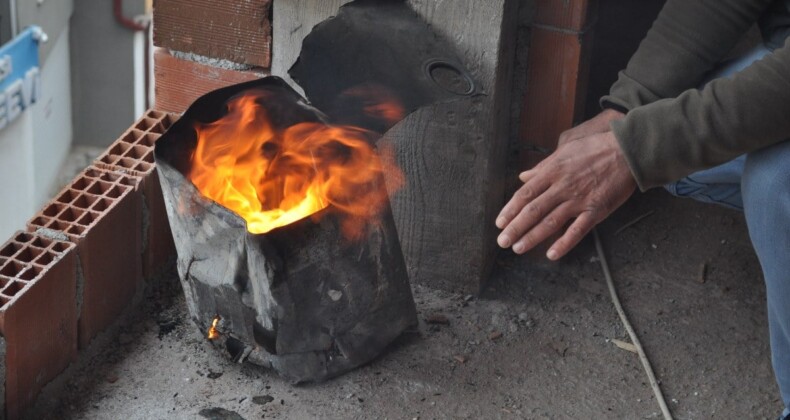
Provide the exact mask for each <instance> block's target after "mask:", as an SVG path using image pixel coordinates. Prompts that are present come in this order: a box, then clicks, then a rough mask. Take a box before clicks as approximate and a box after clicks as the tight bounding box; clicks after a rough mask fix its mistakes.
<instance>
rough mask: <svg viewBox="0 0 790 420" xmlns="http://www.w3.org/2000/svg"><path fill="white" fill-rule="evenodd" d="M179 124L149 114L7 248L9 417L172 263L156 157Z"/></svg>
mask: <svg viewBox="0 0 790 420" xmlns="http://www.w3.org/2000/svg"><path fill="white" fill-rule="evenodd" d="M177 118H178V116H177V115H175V114H168V113H165V112H159V111H153V110H152V111H148V112H147V113H146V114H145V115H144V116H143V117H142V118H141V119H140V120H138V121H137V122H135V124H134V125H133V126H132V127H130V128H129V129H128V130H127V131H126V132H125V133H123V135H121V137H120V138H119V139H118V140H116V141H115V142H114V143H113V144H112V145H111V146H110V147H109V148H108V149H107V150H106V151H105V153H104V154H102V155H101V156H100V157H99V158H98V159H97V160H96V161H95V162H94V163H93V164H92V165H91V166H89V167H88V168H86V169H85V170H84V171H82V172H81V173H80V174H79V175H77V176H76V177H75V178H74V179H73V180H72V181H71V182H70V183H69V184H68V185H67V186H66V187H65V188H63V190H62V191H61V192H60V193H58V194H57V195H56V196H55V198H53V199H52V200H51V201H50V202H48V203H47V204H45V205H44V207H43V208H42V209H41V211H39V212H38V214H36V215H35V216H34V217H33V218H31V219H30V221H29V222H28V224H27V228H26V230H27V231H26V232H17V233H16V234H15V235H13V237H12V238H11V239H9V240H8V241H7V242H6V243H5V244H3V245H2V246H0V333H2V340H0V342H2V346H0V349H3V350H4V352H5V357H4V363H2V364H0V371H2V372H4V374H5V381H4V383H5V390H4V391H5V399H4V402H5V415H6V417H7V418H9V419H14V418H18V417H19V416H20V415H21V414H22V413H23V412H24V410H25V409H26V408H28V407H30V406H31V404H32V403H33V402H34V401H35V399H36V397H37V395H38V393H39V392H40V391H41V389H42V388H43V387H44V386H45V385H46V384H47V383H49V382H50V381H52V379H54V378H55V377H56V376H57V375H58V374H60V373H61V372H63V370H65V369H66V367H68V365H69V364H70V363H71V362H72V361H74V360H75V359H76V358H77V356H78V354H79V352H80V351H82V350H84V349H86V348H87V347H88V345H89V344H90V342H91V340H92V339H93V338H95V337H96V336H97V334H99V333H101V332H102V331H104V330H105V329H106V328H107V327H109V326H110V325H111V324H113V322H114V321H116V319H117V318H118V316H119V315H120V314H121V313H122V312H123V310H124V309H126V308H127V307H129V305H130V304H131V303H132V302H133V301H134V300H135V298H136V297H139V296H141V292H142V290H143V285H144V279H149V280H151V279H154V278H155V277H156V276H157V275H158V274H160V272H161V271H162V270H163V269H165V268H166V267H167V265H168V262H169V261H170V260H171V259H172V258H174V257H175V248H174V246H173V240H172V235H171V233H170V228H169V224H168V222H167V214H166V212H165V207H164V199H163V197H162V191H161V187H160V185H159V180H158V175H157V171H156V165H155V162H154V154H153V153H154V144H155V142H156V141H157V139H159V137H160V136H161V135H162V134H163V133H164V132H165V130H167V128H168V127H170V126H171V125H172V124H173V123H174V122H175V121H176V120H177ZM0 383H3V381H0Z"/></svg>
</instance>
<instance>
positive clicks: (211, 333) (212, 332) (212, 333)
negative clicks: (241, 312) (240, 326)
mask: <svg viewBox="0 0 790 420" xmlns="http://www.w3.org/2000/svg"><path fill="white" fill-rule="evenodd" d="M219 320H220V317H219V316H215V317H214V320H213V321H211V327H209V329H208V339H209V340H214V339H216V338H219V331H217V324H219Z"/></svg>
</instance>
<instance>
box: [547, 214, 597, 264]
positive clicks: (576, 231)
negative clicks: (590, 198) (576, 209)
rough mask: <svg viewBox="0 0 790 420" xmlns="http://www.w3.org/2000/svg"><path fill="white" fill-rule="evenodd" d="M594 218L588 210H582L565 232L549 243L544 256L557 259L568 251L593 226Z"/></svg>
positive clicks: (553, 259)
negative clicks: (552, 242)
mask: <svg viewBox="0 0 790 420" xmlns="http://www.w3.org/2000/svg"><path fill="white" fill-rule="evenodd" d="M596 223H597V222H596V220H595V219H594V218H593V215H592V214H591V213H590V212H584V213H582V214H580V215H579V217H577V218H576V220H574V221H573V223H571V225H570V226H569V227H568V229H567V230H566V231H565V233H564V234H563V235H562V237H560V239H557V241H556V242H554V244H552V245H551V248H549V250H548V252H546V257H547V258H548V259H550V260H552V261H557V260H558V259H560V258H562V257H564V256H565V254H567V253H568V252H570V250H571V249H573V247H575V246H576V245H577V244H578V243H579V242H581V240H582V239H584V237H585V236H587V234H588V233H590V231H591V230H592V228H594V227H595V224H596Z"/></svg>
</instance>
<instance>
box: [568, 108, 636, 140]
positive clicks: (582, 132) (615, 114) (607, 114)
mask: <svg viewBox="0 0 790 420" xmlns="http://www.w3.org/2000/svg"><path fill="white" fill-rule="evenodd" d="M622 118H625V114H623V113H622V112H620V111H615V110H614V109H605V110H603V112H601V113H600V114H598V115H596V116H595V117H594V118H591V119H589V120H587V121H585V122H584V123H582V124H579V125H577V126H576V127H573V128H571V129H570V130H565V131H563V132H562V134H560V139H559V142H558V143H557V146H558V147H559V146H562V145H564V144H565V143H569V142H572V141H574V140H579V139H581V138H584V137H588V136H591V135H593V134H599V133H605V132H607V131H610V130H611V128H610V127H609V123H611V122H612V121H614V120H619V119H622Z"/></svg>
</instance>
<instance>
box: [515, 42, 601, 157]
mask: <svg viewBox="0 0 790 420" xmlns="http://www.w3.org/2000/svg"><path fill="white" fill-rule="evenodd" d="M582 37H583V38H582ZM588 41H591V33H588V34H585V35H578V34H573V33H566V32H562V31H555V30H549V29H544V28H533V29H532V38H531V40H530V50H529V58H528V69H529V70H528V72H529V74H528V76H527V88H526V93H525V96H524V99H523V100H524V106H523V108H522V113H521V127H520V132H519V137H520V139H521V141H522V142H523V143H524V144H525V145H528V146H536V147H538V148H542V149H545V150H553V149H555V148H556V147H557V141H558V139H559V136H560V134H561V133H562V132H563V131H565V130H567V129H569V128H571V127H573V124H574V123H575V122H578V120H579V119H580V118H581V117H582V116H583V113H584V107H583V104H584V99H585V98H584V96H585V94H586V91H587V88H586V85H587V74H588V70H589V68H588V67H589V65H588V64H589V60H588V57H587V54H588V52H589V51H590V48H589V42H588ZM557 51H562V52H563V53H562V54H558V53H557ZM522 164H523V165H522V166H523V167H524V168H526V167H527V165H529V164H530V162H526V161H525V162H522Z"/></svg>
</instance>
